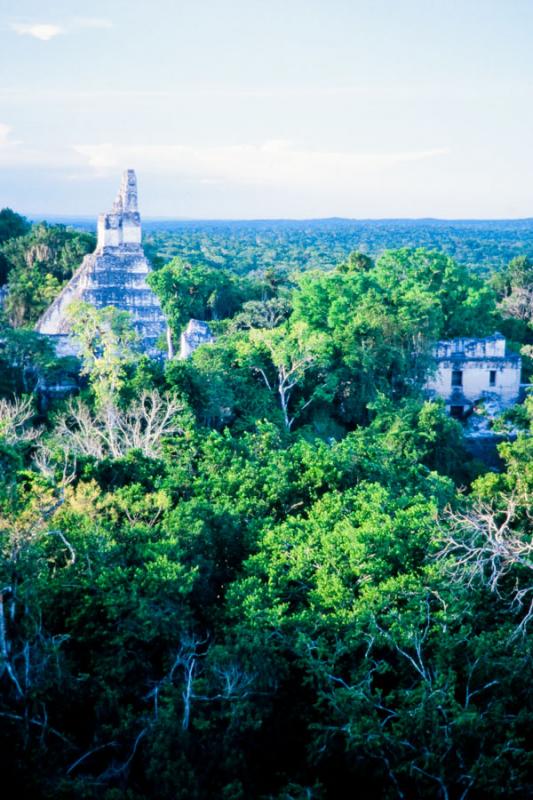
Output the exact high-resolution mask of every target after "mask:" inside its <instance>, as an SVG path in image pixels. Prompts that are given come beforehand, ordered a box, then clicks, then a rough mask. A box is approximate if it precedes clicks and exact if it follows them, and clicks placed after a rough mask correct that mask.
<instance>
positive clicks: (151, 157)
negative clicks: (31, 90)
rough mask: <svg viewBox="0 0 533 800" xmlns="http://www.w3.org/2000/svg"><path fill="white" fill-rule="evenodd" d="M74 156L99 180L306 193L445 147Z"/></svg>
mask: <svg viewBox="0 0 533 800" xmlns="http://www.w3.org/2000/svg"><path fill="white" fill-rule="evenodd" d="M74 150H75V151H76V153H78V154H79V155H81V156H82V157H83V158H84V159H85V161H86V163H87V164H88V165H89V166H90V167H91V168H92V169H94V170H95V171H96V172H98V173H99V174H102V175H105V174H109V173H111V172H115V171H117V170H120V169H123V168H125V167H127V166H133V167H135V168H136V169H138V170H145V171H146V172H158V173H161V172H167V173H172V174H174V175H178V176H179V177H180V178H182V179H188V180H198V181H201V182H204V183H205V182H206V181H213V182H214V181H216V182H220V181H227V182H231V183H241V184H259V185H270V186H293V187H306V186H316V185H323V186H324V187H332V186H338V185H349V184H350V183H353V181H355V180H357V179H358V178H360V177H361V176H363V175H369V174H372V173H379V172H382V171H383V170H390V169H393V168H395V167H396V166H398V165H401V164H406V163H409V162H416V161H425V160H428V159H433V158H439V157H442V156H445V155H448V153H449V149H448V148H445V147H438V148H430V149H423V150H415V151H406V152H381V153H358V152H355V153H353V152H342V151H320V150H308V149H304V148H297V147H294V146H293V145H292V144H291V143H290V142H286V141H277V140H276V141H267V142H264V143H263V144H259V145H250V144H240V145H232V146H219V147H217V146H214V147H193V146H187V145H113V144H100V145H76V146H75V147H74Z"/></svg>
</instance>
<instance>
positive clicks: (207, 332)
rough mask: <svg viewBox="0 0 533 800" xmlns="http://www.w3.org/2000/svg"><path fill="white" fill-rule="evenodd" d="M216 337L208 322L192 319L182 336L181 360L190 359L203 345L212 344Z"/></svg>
mask: <svg viewBox="0 0 533 800" xmlns="http://www.w3.org/2000/svg"><path fill="white" fill-rule="evenodd" d="M214 341H215V337H214V336H213V334H212V333H211V328H210V327H209V325H208V324H207V322H203V321H202V320H199V319H190V320H189V323H188V325H187V327H186V328H185V330H184V331H183V333H182V334H181V339H180V358H188V357H189V356H190V355H191V353H194V351H195V350H196V348H197V347H200V345H201V344H211V342H214Z"/></svg>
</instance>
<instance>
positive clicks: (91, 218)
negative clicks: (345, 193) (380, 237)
mask: <svg viewBox="0 0 533 800" xmlns="http://www.w3.org/2000/svg"><path fill="white" fill-rule="evenodd" d="M13 210H14V209H13ZM16 213H19V214H21V215H22V216H24V217H27V218H28V219H29V220H30V221H31V222H46V221H47V219H51V220H83V221H87V222H94V225H95V226H96V224H97V220H98V213H97V214H94V215H93V214H62V213H57V212H53V213H48V214H44V213H40V212H39V213H37V212H33V213H31V212H26V213H25V212H22V211H17V212H16ZM143 221H144V222H442V223H451V222H456V223H457V222H459V223H461V222H533V216H529V217H433V216H428V217H345V216H338V215H333V216H331V217H172V216H149V215H142V216H141V222H143Z"/></svg>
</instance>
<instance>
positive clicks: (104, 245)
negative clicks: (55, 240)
mask: <svg viewBox="0 0 533 800" xmlns="http://www.w3.org/2000/svg"><path fill="white" fill-rule="evenodd" d="M150 271H151V268H150V265H149V263H148V261H147V259H146V256H145V255H144V251H143V248H142V245H141V217H140V215H139V211H138V209H137V178H136V177H135V172H134V171H133V170H132V169H128V170H126V172H124V174H123V176H122V183H121V185H120V190H119V193H118V195H117V199H116V200H115V202H114V203H113V208H112V210H111V211H109V212H108V213H107V214H100V216H99V217H98V242H97V245H96V250H95V251H94V253H90V255H87V256H85V258H84V259H83V261H82V263H81V266H80V267H79V269H78V270H77V271H76V272H75V273H74V275H73V276H72V279H71V280H70V282H69V283H68V284H67V285H66V286H65V288H64V289H63V291H62V292H61V294H60V295H59V296H58V297H57V298H56V300H55V301H54V302H53V303H52V305H51V306H50V307H49V308H48V310H47V311H46V312H45V313H44V314H43V316H42V317H41V318H40V320H39V321H38V323H37V325H36V330H37V331H39V333H43V334H46V335H48V336H50V337H54V340H55V344H56V352H57V353H58V355H67V354H72V353H76V346H75V343H74V342H72V341H71V340H70V336H69V333H70V323H69V317H68V314H67V309H68V307H69V305H70V304H71V303H72V302H73V301H78V300H81V301H84V302H86V303H91V304H92V305H93V306H96V307H97V308H103V307H104V306H115V307H116V308H118V309H120V310H122V311H129V312H130V314H131V317H132V322H133V325H134V327H135V329H136V331H137V334H138V335H139V339H140V343H141V347H142V350H143V351H144V352H145V353H147V354H148V355H150V356H154V357H161V356H162V351H161V350H160V349H159V348H158V347H157V346H156V345H157V341H158V340H159V339H160V337H161V335H162V334H167V321H166V319H165V317H164V315H163V312H162V310H161V305H160V303H159V300H158V299H157V297H156V295H155V294H154V293H153V291H152V290H151V289H150V288H149V286H148V284H147V283H146V276H147V275H148V274H149V272H150Z"/></svg>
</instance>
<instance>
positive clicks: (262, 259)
mask: <svg viewBox="0 0 533 800" xmlns="http://www.w3.org/2000/svg"><path fill="white" fill-rule="evenodd" d="M144 230H145V238H146V241H147V242H148V243H149V245H150V247H151V248H152V249H153V250H154V252H157V253H159V255H160V256H161V257H163V259H164V260H169V259H171V258H173V257H174V256H179V257H180V258H183V259H184V260H185V261H188V262H190V263H191V264H194V265H202V264H203V265H208V266H212V267H225V268H227V269H231V270H232V271H234V272H238V273H240V274H245V273H248V272H251V271H256V270H264V269H268V268H269V267H275V268H276V269H286V270H289V271H294V270H296V271H300V270H306V269H330V268H331V267H334V266H335V265H336V264H339V263H340V262H341V261H344V260H345V259H346V257H347V256H348V255H349V253H351V252H353V251H354V250H358V251H360V252H364V253H366V254H368V255H370V256H372V257H376V256H378V255H380V254H381V253H383V252H384V251H385V250H388V249H398V248H402V247H424V248H427V249H430V250H439V251H440V252H443V253H446V254H447V255H449V256H451V257H452V258H454V259H456V260H457V261H459V262H461V263H462V264H465V265H466V266H468V267H470V268H473V269H474V270H476V271H478V272H481V273H483V274H487V273H488V272H490V271H493V270H496V271H497V270H499V269H501V267H502V266H503V265H504V264H507V263H508V262H509V261H510V260H511V259H512V258H514V257H515V256H520V255H527V256H529V257H530V258H533V221H532V220H530V219H525V220H508V221H507V220H505V221H496V220H494V221H476V220H465V221H445V220H432V219H427V220H424V219H421V220H347V219H331V220H303V221H301V222H299V221H286V220H265V221H242V222H237V221H235V222H232V221H227V222H224V221H213V222H209V221H204V222H202V221H198V222H195V221H194V222H193V221H191V222H189V221H165V220H158V221H157V222H156V221H148V222H147V223H145V225H144Z"/></svg>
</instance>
